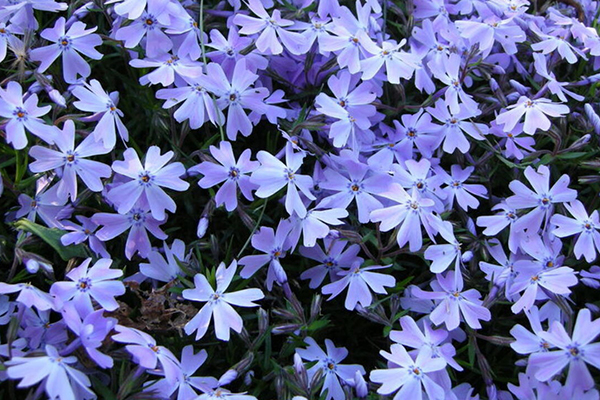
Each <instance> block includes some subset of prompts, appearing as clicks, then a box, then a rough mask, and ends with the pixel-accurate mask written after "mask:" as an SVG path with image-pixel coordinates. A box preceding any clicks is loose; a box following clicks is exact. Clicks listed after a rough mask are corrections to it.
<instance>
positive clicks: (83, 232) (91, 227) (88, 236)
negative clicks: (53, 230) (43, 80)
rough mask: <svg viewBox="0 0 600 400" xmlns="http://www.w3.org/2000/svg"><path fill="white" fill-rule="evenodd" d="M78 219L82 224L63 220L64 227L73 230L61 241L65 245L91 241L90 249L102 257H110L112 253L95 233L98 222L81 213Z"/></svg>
mask: <svg viewBox="0 0 600 400" xmlns="http://www.w3.org/2000/svg"><path fill="white" fill-rule="evenodd" d="M75 218H77V221H79V222H80V223H81V225H77V224H76V223H74V222H71V221H63V222H62V225H63V229H65V230H67V231H71V232H69V233H66V234H64V235H62V236H61V237H60V242H61V243H62V245H63V246H69V245H72V244H80V243H83V242H85V241H86V240H88V241H89V246H90V249H91V250H92V251H93V252H94V253H96V255H97V256H99V257H102V258H110V255H109V254H108V252H107V251H106V247H105V246H104V243H103V242H102V241H101V240H100V239H98V238H97V237H96V234H95V233H94V232H95V231H96V229H98V224H95V223H94V222H93V221H92V219H91V218H87V217H84V216H81V215H77V216H75Z"/></svg>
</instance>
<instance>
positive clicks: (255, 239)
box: [239, 220, 291, 290]
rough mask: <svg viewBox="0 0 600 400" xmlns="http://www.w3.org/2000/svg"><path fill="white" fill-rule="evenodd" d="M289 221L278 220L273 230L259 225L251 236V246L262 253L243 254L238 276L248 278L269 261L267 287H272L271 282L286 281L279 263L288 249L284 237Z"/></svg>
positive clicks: (288, 230) (285, 237)
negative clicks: (241, 267) (275, 229)
mask: <svg viewBox="0 0 600 400" xmlns="http://www.w3.org/2000/svg"><path fill="white" fill-rule="evenodd" d="M290 229H291V227H290V225H289V222H287V221H286V220H280V221H279V224H278V225H277V231H273V228H269V227H265V226H263V227H261V228H260V229H259V231H258V232H257V233H255V234H254V235H253V236H252V242H251V243H252V247H253V248H255V249H256V250H258V251H261V252H263V253H264V254H256V255H251V256H245V257H243V258H242V259H240V261H239V264H240V265H242V266H244V268H243V269H242V270H241V271H240V276H241V277H242V278H244V279H248V278H250V277H251V276H252V275H254V274H255V273H256V271H258V269H259V268H261V267H262V266H263V265H265V264H266V263H269V270H268V271H267V289H268V290H271V289H272V288H273V282H275V281H277V282H278V283H279V284H283V283H285V282H287V276H286V274H285V271H284V270H283V267H282V266H281V263H280V262H279V259H280V258H283V257H285V251H286V250H287V249H288V248H287V247H286V246H285V244H286V239H287V237H288V234H289V232H290Z"/></svg>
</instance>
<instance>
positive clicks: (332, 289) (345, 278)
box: [321, 261, 396, 311]
mask: <svg viewBox="0 0 600 400" xmlns="http://www.w3.org/2000/svg"><path fill="white" fill-rule="evenodd" d="M389 267H390V266H389V265H383V266H382V265H372V266H368V267H362V268H361V265H360V262H359V261H358V262H355V263H354V264H353V265H352V266H351V267H350V269H348V270H341V271H338V272H337V275H338V277H339V279H338V280H336V281H335V282H332V283H329V284H327V285H325V286H323V288H322V289H321V292H322V293H323V294H329V295H331V296H329V299H328V300H331V299H333V298H334V297H336V296H337V295H338V294H340V293H341V292H342V291H343V290H344V289H346V288H348V293H347V294H346V301H345V302H344V306H345V307H346V309H347V310H350V311H352V310H354V309H355V308H356V306H357V304H360V305H361V306H362V307H368V306H370V305H371V303H372V302H373V294H372V293H371V291H373V292H375V293H379V294H387V292H386V290H385V287H393V286H394V285H395V284H396V279H395V278H394V277H393V276H391V275H388V274H380V273H377V272H371V271H373V270H378V269H385V268H389Z"/></svg>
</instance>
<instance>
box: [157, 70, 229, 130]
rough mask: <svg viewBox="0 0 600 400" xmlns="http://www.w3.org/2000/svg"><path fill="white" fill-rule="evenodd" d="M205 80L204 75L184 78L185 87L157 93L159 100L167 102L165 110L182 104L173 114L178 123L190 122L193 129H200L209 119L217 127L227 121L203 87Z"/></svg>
mask: <svg viewBox="0 0 600 400" xmlns="http://www.w3.org/2000/svg"><path fill="white" fill-rule="evenodd" d="M203 79H206V78H205V76H204V74H200V75H198V76H197V77H195V78H189V77H186V76H184V77H183V81H184V82H185V83H186V84H185V85H179V84H178V87H174V88H166V89H160V90H158V91H157V92H156V98H157V99H162V100H166V101H165V103H164V104H163V108H171V107H173V106H175V105H177V104H180V103H181V106H180V107H179V108H177V110H176V111H175V112H174V113H173V117H174V118H175V119H176V120H177V122H183V121H185V120H188V121H189V124H190V128H192V129H198V128H200V127H201V126H202V125H204V123H205V122H206V121H207V119H208V120H210V122H212V123H213V124H215V125H217V123H218V121H224V119H225V116H224V115H223V113H222V112H221V110H219V109H218V108H217V107H216V104H215V101H214V100H213V98H212V97H211V96H210V93H208V91H207V90H206V88H205V87H204V86H202V82H203Z"/></svg>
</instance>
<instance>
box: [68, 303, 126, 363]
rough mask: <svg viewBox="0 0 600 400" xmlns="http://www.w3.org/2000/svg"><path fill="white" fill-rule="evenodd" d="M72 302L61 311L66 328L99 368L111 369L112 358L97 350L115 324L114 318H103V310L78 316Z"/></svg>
mask: <svg viewBox="0 0 600 400" xmlns="http://www.w3.org/2000/svg"><path fill="white" fill-rule="evenodd" d="M73 303H74V302H69V303H66V304H65V305H64V307H63V310H62V315H63V319H64V321H65V323H66V324H67V326H68V327H69V328H70V329H71V330H72V331H73V333H74V334H75V335H76V339H75V340H79V341H80V342H81V345H82V346H83V348H84V349H85V351H86V353H87V354H88V356H90V358H91V359H92V360H94V361H95V362H96V364H98V366H100V367H101V368H112V366H113V359H112V357H110V356H108V355H106V354H104V353H102V352H100V351H99V350H98V348H99V347H100V346H102V342H103V341H104V339H106V336H107V335H108V334H109V333H110V332H111V331H112V330H113V328H114V327H115V325H116V324H117V320H116V319H115V318H105V317H104V316H103V313H104V310H103V309H101V310H97V311H94V312H92V313H90V314H87V315H85V316H81V315H79V313H78V312H77V310H76V306H75V305H74V304H73Z"/></svg>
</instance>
